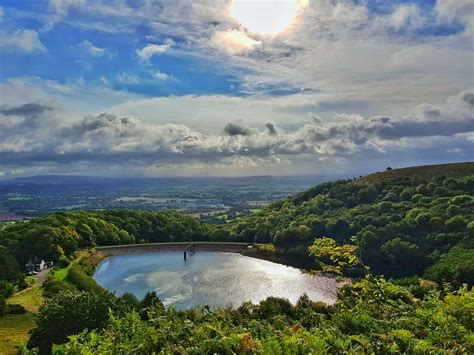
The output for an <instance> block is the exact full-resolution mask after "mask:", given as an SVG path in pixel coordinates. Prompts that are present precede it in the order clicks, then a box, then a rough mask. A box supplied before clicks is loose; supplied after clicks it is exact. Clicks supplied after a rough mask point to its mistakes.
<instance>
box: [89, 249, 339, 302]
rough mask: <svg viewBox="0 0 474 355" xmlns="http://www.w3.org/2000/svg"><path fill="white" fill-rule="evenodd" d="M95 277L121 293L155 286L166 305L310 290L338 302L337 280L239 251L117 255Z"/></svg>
mask: <svg viewBox="0 0 474 355" xmlns="http://www.w3.org/2000/svg"><path fill="white" fill-rule="evenodd" d="M94 279H95V280H96V281H97V282H98V283H99V285H101V286H102V287H104V288H106V289H108V290H110V291H115V292H116V293H117V294H118V295H121V294H123V293H125V292H131V293H133V294H134V295H135V296H137V297H138V298H139V299H141V298H142V297H143V296H144V295H145V294H146V293H147V292H148V291H155V292H156V293H157V294H158V296H159V297H160V299H161V300H162V301H163V303H164V304H165V306H169V305H174V306H176V307H177V308H179V309H186V308H190V307H192V306H195V305H199V304H200V305H204V304H208V305H210V306H214V307H215V306H224V307H225V306H231V307H237V306H239V305H240V304H242V302H245V301H251V302H253V303H258V302H260V301H261V300H263V299H265V298H267V297H269V296H274V297H283V298H287V299H288V300H289V301H290V302H292V303H296V301H297V300H298V298H299V297H300V296H301V295H302V294H303V293H306V294H307V295H308V296H309V298H310V299H312V300H313V301H323V302H326V303H333V302H334V301H335V300H336V296H335V289H336V287H337V283H336V282H335V281H334V280H333V279H330V278H325V277H320V276H313V275H309V274H307V273H303V272H302V271H300V270H299V269H296V268H293V267H289V266H285V265H281V264H276V263H272V262H270V261H266V260H261V259H255V258H251V257H247V256H244V255H241V254H238V253H224V252H196V253H195V254H193V255H192V256H189V257H188V259H187V261H184V260H183V253H182V252H160V253H146V254H132V255H119V256H112V257H109V258H107V259H106V260H104V262H102V263H101V264H100V265H99V266H98V268H97V270H96V272H95V274H94Z"/></svg>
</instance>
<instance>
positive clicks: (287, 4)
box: [230, 0, 307, 34]
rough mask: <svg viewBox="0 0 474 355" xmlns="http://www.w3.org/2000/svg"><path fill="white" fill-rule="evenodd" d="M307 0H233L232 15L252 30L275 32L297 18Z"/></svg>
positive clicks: (264, 32) (265, 32) (266, 32)
mask: <svg viewBox="0 0 474 355" xmlns="http://www.w3.org/2000/svg"><path fill="white" fill-rule="evenodd" d="M306 3H307V1H305V0H233V1H232V5H231V10H230V13H231V16H232V17H234V18H235V19H236V20H237V21H239V22H240V23H241V24H242V26H244V27H246V28H247V29H248V30H249V31H251V32H256V33H262V34H275V33H278V32H281V31H283V30H284V29H285V28H286V27H287V26H288V25H289V24H290V22H291V21H292V20H293V19H294V18H295V16H296V14H297V11H298V9H299V8H300V7H301V6H303V5H304V4H306Z"/></svg>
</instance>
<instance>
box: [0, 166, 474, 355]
mask: <svg viewBox="0 0 474 355" xmlns="http://www.w3.org/2000/svg"><path fill="white" fill-rule="evenodd" d="M473 195H474V164H472V163H471V164H456V165H453V166H444V167H443V168H442V169H441V168H440V167H433V168H423V169H416V168H412V169H411V170H408V171H405V172H403V171H397V170H394V171H390V172H388V173H386V174H385V175H384V174H377V175H374V176H372V177H371V176H369V177H366V178H363V179H359V180H356V181H352V180H350V181H337V182H332V183H326V184H322V185H319V186H317V187H315V188H313V189H310V190H308V191H307V192H304V193H302V194H299V195H297V196H294V197H292V198H289V199H287V200H284V201H282V202H279V203H276V204H274V205H272V206H270V207H269V208H267V209H265V210H263V211H261V212H259V213H257V214H255V215H253V216H250V217H245V218H241V219H238V220H236V221H234V222H233V223H229V224H227V225H210V224H205V223H201V222H199V221H198V220H196V219H194V218H191V217H186V216H183V215H181V214H179V213H177V212H161V213H152V212H136V211H101V212H76V213H57V214H53V215H51V216H48V217H44V218H40V219H37V220H34V221H31V222H27V223H19V224H16V225H12V226H11V225H10V226H7V227H5V228H4V229H2V230H1V231H0V280H1V281H0V311H2V310H1V307H2V302H1V301H2V296H3V298H5V297H8V296H9V295H11V293H12V292H13V291H14V290H15V289H18V288H21V287H23V285H24V280H23V277H22V274H21V272H20V265H22V264H23V263H25V262H26V261H27V260H28V258H29V257H30V256H32V255H37V256H39V257H43V258H46V259H53V260H55V261H57V262H58V263H59V265H62V266H63V267H67V272H66V271H63V275H62V276H61V277H54V278H50V279H48V280H47V282H46V283H45V285H44V289H45V290H44V291H45V294H46V296H48V297H49V298H48V300H47V301H46V302H45V304H44V305H43V307H42V308H41V310H40V312H39V314H38V328H37V330H36V331H35V332H34V333H33V336H32V337H31V340H30V342H29V347H30V348H36V347H37V348H38V349H39V351H40V352H43V353H47V352H49V351H50V350H51V349H52V351H53V352H55V353H61V354H62V353H74V354H76V353H87V354H92V353H103V352H111V353H151V352H158V353H159V352H163V353H173V352H174V353H214V352H216V353H245V352H248V353H252V352H257V353H258V352H260V353H272V354H278V353H282V354H286V353H309V352H312V353H325V352H330V353H338V352H343V351H349V352H350V351H354V352H367V353H372V352H373V353H387V352H408V353H429V352H432V353H443V352H451V353H469V352H470V353H472V352H473V351H474V345H473V344H474V335H473V331H474V299H473V298H474V296H473V292H472V290H471V287H472V285H473V283H474V248H473V244H474V241H473V240H474V239H473V237H474V198H473ZM325 236H331V238H333V239H329V238H325ZM169 241H173V242H177V241H231V242H259V243H273V245H274V246H275V247H276V252H277V253H279V254H280V256H282V257H284V258H285V259H286V260H288V261H289V262H293V263H299V264H300V265H303V266H306V267H308V268H311V269H317V270H324V271H329V272H333V273H336V274H344V275H351V276H354V277H356V278H355V279H354V280H355V281H354V284H353V285H349V286H344V287H343V288H341V290H340V291H339V301H338V303H337V304H336V305H334V306H326V305H322V304H319V303H313V302H311V301H309V300H307V299H305V298H302V299H301V300H300V302H299V303H298V305H296V306H292V305H290V304H289V303H288V302H287V301H285V300H279V299H272V298H270V299H267V300H266V301H264V302H262V303H261V304H260V305H248V304H244V305H242V307H240V308H239V309H238V310H228V309H219V310H210V309H208V308H205V307H204V308H196V309H191V310H188V311H177V310H175V309H173V308H170V309H167V310H165V309H164V308H163V306H162V304H161V302H160V301H159V300H158V299H156V297H154V296H153V295H148V297H147V298H146V299H145V300H142V301H141V302H138V301H137V300H135V299H134V298H133V297H132V296H130V295H125V296H123V297H120V298H118V299H117V298H116V297H115V296H114V295H110V294H108V293H107V292H105V291H104V290H103V289H101V288H100V287H98V286H97V285H96V284H95V283H94V282H93V280H92V279H91V278H90V277H89V276H88V275H89V274H90V272H91V270H92V269H91V265H87V263H85V262H82V263H75V264H74V265H72V266H68V264H69V263H70V261H71V260H72V259H73V256H74V254H75V253H76V252H77V251H79V250H81V249H84V248H88V247H94V246H97V245H117V244H134V243H146V242H169ZM313 243H314V246H313V247H311V248H309V249H308V247H310V246H311V245H313ZM84 260H88V259H84ZM367 266H368V267H370V270H371V272H372V274H370V273H369V274H368V275H367ZM380 274H385V275H386V276H388V277H392V278H395V280H394V281H386V280H385V279H384V278H383V277H379V276H373V275H380ZM463 285H464V286H463ZM5 310H6V311H8V309H5V307H3V312H5ZM91 310H93V311H91ZM72 335H73V336H72ZM69 336H72V337H71V338H68V337H69ZM64 342H66V343H65V344H63V345H57V346H54V347H52V348H51V346H52V344H53V343H55V344H61V343H64Z"/></svg>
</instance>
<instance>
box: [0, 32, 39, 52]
mask: <svg viewBox="0 0 474 355" xmlns="http://www.w3.org/2000/svg"><path fill="white" fill-rule="evenodd" d="M0 49H2V50H4V51H6V52H20V53H26V54H28V53H33V52H43V51H45V50H46V48H45V47H44V46H43V44H42V43H41V41H40V38H39V36H38V33H37V32H36V31H33V30H16V31H13V32H0Z"/></svg>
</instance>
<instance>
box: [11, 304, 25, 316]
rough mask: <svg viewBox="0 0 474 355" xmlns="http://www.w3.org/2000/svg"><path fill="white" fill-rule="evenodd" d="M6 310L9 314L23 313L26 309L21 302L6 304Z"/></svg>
mask: <svg viewBox="0 0 474 355" xmlns="http://www.w3.org/2000/svg"><path fill="white" fill-rule="evenodd" d="M7 311H8V313H9V314H25V313H26V309H25V307H23V306H22V305H21V304H9V305H8V306H7Z"/></svg>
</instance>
